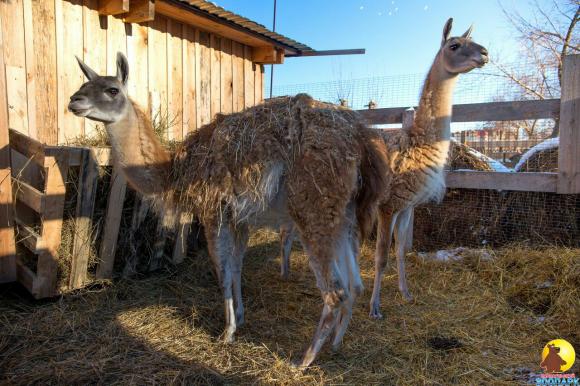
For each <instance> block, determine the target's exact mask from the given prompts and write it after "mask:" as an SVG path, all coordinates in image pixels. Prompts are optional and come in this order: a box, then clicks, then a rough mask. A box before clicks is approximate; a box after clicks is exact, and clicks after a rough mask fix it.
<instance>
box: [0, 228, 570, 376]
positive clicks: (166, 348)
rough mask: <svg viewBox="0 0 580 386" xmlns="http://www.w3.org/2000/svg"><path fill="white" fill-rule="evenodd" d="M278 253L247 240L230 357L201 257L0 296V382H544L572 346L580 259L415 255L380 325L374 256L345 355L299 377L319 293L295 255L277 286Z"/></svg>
mask: <svg viewBox="0 0 580 386" xmlns="http://www.w3.org/2000/svg"><path fill="white" fill-rule="evenodd" d="M278 246H279V245H278V239H277V236H276V235H275V234H273V233H269V232H259V233H256V234H254V235H253V236H252V239H251V243H250V248H249V251H248V255H247V260H246V264H245V270H244V283H243V284H244V298H245V303H246V306H247V313H246V325H244V326H243V327H241V328H240V329H239V331H238V334H237V341H236V342H235V343H234V344H232V345H226V344H222V343H221V342H220V341H219V340H218V335H219V334H220V332H221V330H222V327H223V324H224V321H223V307H222V297H221V294H220V291H219V288H218V285H217V283H216V278H215V276H214V274H213V272H212V269H211V266H212V265H211V263H210V262H209V261H208V259H207V257H206V256H205V254H202V255H200V256H197V257H195V258H192V259H190V260H186V262H185V263H184V264H182V265H181V266H179V267H177V268H176V269H175V270H173V271H171V272H170V271H166V272H162V273H158V274H155V275H151V276H149V277H146V278H144V279H141V280H135V281H130V280H127V281H120V282H117V283H115V284H113V285H110V286H108V287H105V288H100V289H97V288H93V289H92V290H91V289H86V290H83V291H79V292H78V293H76V294H71V295H68V296H66V297H64V298H62V299H60V300H57V301H53V302H36V303H35V302H32V301H29V300H26V299H22V298H19V297H17V296H16V295H14V294H13V292H11V290H9V289H3V293H0V296H1V297H0V299H2V300H1V303H0V383H10V384H29V383H35V382H36V383H49V382H50V383H66V384H87V383H91V384H93V383H94V384H107V385H109V384H153V383H161V384H193V383H200V384H224V383H228V384H240V383H243V384H247V383H268V384H301V385H302V384H345V383H346V384H395V383H397V384H399V383H400V384H412V385H416V384H425V383H428V384H433V383H434V384H450V383H456V384H479V385H481V384H516V383H522V382H524V381H527V380H528V377H529V374H530V373H535V372H539V371H540V369H539V362H540V359H539V356H540V351H541V349H542V347H543V346H544V344H545V343H546V342H547V341H548V340H550V339H553V338H564V339H566V340H568V341H569V342H570V343H571V344H572V345H573V346H575V347H577V348H578V347H580V335H578V334H579V332H578V328H577V327H578V325H580V257H579V256H580V250H572V249H564V248H547V249H542V250H532V249H528V248H526V247H518V246H515V247H511V248H505V249H501V250H497V251H492V250H488V251H487V253H485V254H483V255H481V256H485V257H486V258H483V257H481V256H480V254H478V253H477V252H472V253H467V254H465V256H464V258H463V259H462V260H460V261H454V262H447V263H445V262H438V261H433V260H427V261H423V260H421V258H419V257H417V256H416V255H415V254H412V255H411V256H410V257H409V258H408V262H409V264H408V276H409V284H410V288H411V290H412V291H413V293H414V295H415V298H416V300H415V302H413V303H410V304H406V303H404V302H403V301H402V299H401V297H400V295H399V292H398V290H397V286H396V275H395V272H394V270H393V268H392V267H393V264H391V270H389V271H388V272H387V275H386V278H385V280H384V292H383V302H382V303H383V311H384V315H385V319H383V320H380V321H374V320H370V319H369V318H368V316H367V313H368V301H369V296H370V290H369V288H370V287H371V285H372V274H373V263H372V252H373V249H372V248H369V247H363V256H362V258H361V266H362V267H361V268H362V275H363V279H364V283H365V285H366V287H367V291H365V293H364V294H363V296H362V298H360V299H359V300H358V301H357V303H356V305H355V308H354V316H353V322H352V323H351V326H350V328H349V330H348V332H347V334H346V337H345V341H344V345H343V347H342V348H341V350H340V352H338V353H336V354H333V353H331V352H330V350H329V349H328V348H325V349H324V350H323V352H322V355H321V356H320V358H319V359H317V361H316V362H315V365H314V366H313V367H312V368H310V369H308V370H307V371H305V372H304V373H301V372H298V371H296V370H294V369H292V368H291V367H290V365H289V363H290V360H291V359H295V358H297V357H298V356H299V355H300V354H301V352H302V349H303V348H304V347H305V345H306V344H307V343H308V340H309V338H310V337H311V334H312V330H313V329H314V327H315V326H316V321H317V318H318V314H319V312H320V295H319V291H318V290H317V289H316V288H315V284H314V282H315V281H314V278H313V275H312V274H311V272H310V270H309V269H308V264H307V260H306V258H305V256H304V254H303V252H302V249H301V248H299V247H298V245H296V248H295V251H294V252H293V256H292V259H293V260H292V273H291V276H290V280H289V281H283V280H281V279H280V278H279V259H273V257H274V256H276V255H277V252H278ZM489 254H491V255H492V257H493V259H492V260H491V261H489V259H488V256H489ZM480 257H481V258H480ZM572 371H578V364H576V365H575V366H574V367H573V369H572Z"/></svg>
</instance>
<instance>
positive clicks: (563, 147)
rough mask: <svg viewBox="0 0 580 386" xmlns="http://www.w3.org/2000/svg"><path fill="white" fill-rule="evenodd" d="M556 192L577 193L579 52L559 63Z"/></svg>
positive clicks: (579, 175)
mask: <svg viewBox="0 0 580 386" xmlns="http://www.w3.org/2000/svg"><path fill="white" fill-rule="evenodd" d="M557 192H558V193H564V194H573V193H580V55H568V56H565V57H564V62H563V63H562V95H561V97H560V146H559V151H558V186H557Z"/></svg>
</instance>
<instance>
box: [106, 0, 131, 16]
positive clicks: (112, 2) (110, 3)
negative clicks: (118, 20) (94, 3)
mask: <svg viewBox="0 0 580 386" xmlns="http://www.w3.org/2000/svg"><path fill="white" fill-rule="evenodd" d="M127 12H129V0H99V14H100V15H120V14H123V13H127Z"/></svg>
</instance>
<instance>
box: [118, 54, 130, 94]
mask: <svg viewBox="0 0 580 386" xmlns="http://www.w3.org/2000/svg"><path fill="white" fill-rule="evenodd" d="M117 79H119V82H121V83H122V84H123V85H124V86H126V85H127V79H129V62H127V58H126V57H125V55H123V54H122V53H121V52H117Z"/></svg>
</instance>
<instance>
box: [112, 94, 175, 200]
mask: <svg viewBox="0 0 580 386" xmlns="http://www.w3.org/2000/svg"><path fill="white" fill-rule="evenodd" d="M129 103H130V104H129V105H128V106H127V112H126V114H125V116H124V117H123V118H122V119H120V120H119V121H117V122H115V123H112V124H108V125H106V128H107V133H108V134H109V138H110V141H111V145H112V148H113V154H114V157H115V160H116V162H117V163H118V165H119V166H121V169H122V170H123V173H124V174H125V177H126V178H127V181H128V183H129V184H130V185H131V186H132V187H133V188H134V189H135V190H137V191H138V192H140V193H143V194H147V195H150V194H158V193H162V192H163V191H165V189H166V187H167V185H168V177H169V172H170V167H171V165H170V164H171V157H170V154H169V152H168V151H167V150H165V149H164V148H163V146H162V144H161V142H160V141H159V139H158V138H157V136H156V135H155V132H154V131H153V127H152V125H151V121H150V120H149V118H148V117H147V116H146V115H145V113H143V112H142V111H141V110H140V109H139V108H138V107H137V106H136V105H135V103H134V102H133V101H131V100H130V101H129Z"/></svg>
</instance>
